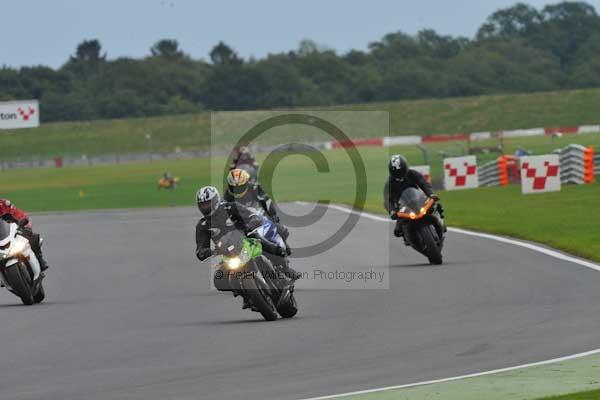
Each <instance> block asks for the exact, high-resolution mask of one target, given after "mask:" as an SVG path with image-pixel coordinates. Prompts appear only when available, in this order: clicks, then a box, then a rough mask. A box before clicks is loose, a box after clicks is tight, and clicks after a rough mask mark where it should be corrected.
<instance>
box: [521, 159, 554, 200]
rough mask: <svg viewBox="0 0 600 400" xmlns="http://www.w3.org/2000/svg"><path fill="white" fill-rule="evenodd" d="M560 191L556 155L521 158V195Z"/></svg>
mask: <svg viewBox="0 0 600 400" xmlns="http://www.w3.org/2000/svg"><path fill="white" fill-rule="evenodd" d="M558 191H560V159H559V156H558V154H548V155H543V156H526V157H521V192H522V193H523V194H530V193H545V192H558Z"/></svg>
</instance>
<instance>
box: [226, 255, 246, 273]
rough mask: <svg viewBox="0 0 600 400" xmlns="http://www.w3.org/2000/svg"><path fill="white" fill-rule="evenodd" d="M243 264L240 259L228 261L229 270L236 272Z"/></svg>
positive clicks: (234, 258) (235, 258)
mask: <svg viewBox="0 0 600 400" xmlns="http://www.w3.org/2000/svg"><path fill="white" fill-rule="evenodd" d="M241 264H242V260H240V258H239V257H233V258H230V259H228V260H227V268H229V269H232V270H236V269H238V268H239V267H240V265H241Z"/></svg>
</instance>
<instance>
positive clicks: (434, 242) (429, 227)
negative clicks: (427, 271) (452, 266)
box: [396, 188, 446, 265]
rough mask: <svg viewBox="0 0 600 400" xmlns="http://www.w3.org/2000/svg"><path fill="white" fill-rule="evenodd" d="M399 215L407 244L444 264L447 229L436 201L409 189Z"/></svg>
mask: <svg viewBox="0 0 600 400" xmlns="http://www.w3.org/2000/svg"><path fill="white" fill-rule="evenodd" d="M396 216H397V218H398V219H399V220H401V221H402V223H401V224H402V225H401V226H402V231H403V234H404V239H405V241H406V243H407V245H409V246H410V247H412V248H413V249H415V250H416V251H418V252H419V253H421V254H423V255H424V256H425V257H427V258H428V259H429V262H430V263H431V264H435V265H440V264H442V262H443V259H442V247H443V245H444V233H445V230H446V228H445V225H444V222H443V220H442V218H441V216H440V213H439V211H438V208H437V206H436V203H435V201H434V200H433V199H430V198H428V197H427V196H426V195H425V193H423V191H421V190H419V189H416V188H407V189H406V190H404V192H402V195H401V196H400V200H398V212H397V213H396Z"/></svg>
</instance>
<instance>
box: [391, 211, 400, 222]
mask: <svg viewBox="0 0 600 400" xmlns="http://www.w3.org/2000/svg"><path fill="white" fill-rule="evenodd" d="M390 218H391V219H392V221H395V220H397V219H398V210H392V212H391V213H390Z"/></svg>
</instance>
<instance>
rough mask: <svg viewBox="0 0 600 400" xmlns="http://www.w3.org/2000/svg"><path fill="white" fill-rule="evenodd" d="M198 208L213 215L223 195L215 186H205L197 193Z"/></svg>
mask: <svg viewBox="0 0 600 400" xmlns="http://www.w3.org/2000/svg"><path fill="white" fill-rule="evenodd" d="M196 203H197V204H198V209H199V210H200V212H201V213H202V214H204V215H205V216H208V215H212V214H213V213H214V212H215V211H217V209H218V208H219V204H220V203H221V196H220V195H219V191H218V190H217V188H216V187H214V186H204V187H203V188H200V190H198V192H197V193H196Z"/></svg>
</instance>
